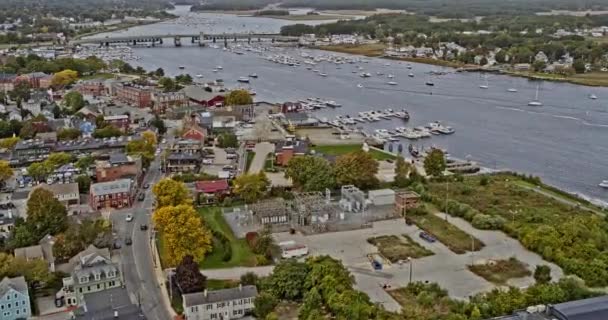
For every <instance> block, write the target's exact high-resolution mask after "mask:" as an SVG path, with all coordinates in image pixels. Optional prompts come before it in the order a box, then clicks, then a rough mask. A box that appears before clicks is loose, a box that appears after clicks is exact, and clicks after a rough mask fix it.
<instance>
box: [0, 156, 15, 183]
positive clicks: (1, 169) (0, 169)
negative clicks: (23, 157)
mask: <svg viewBox="0 0 608 320" xmlns="http://www.w3.org/2000/svg"><path fill="white" fill-rule="evenodd" d="M12 176H13V169H12V168H11V166H10V164H9V163H8V161H6V160H0V181H1V182H4V181H6V180H7V179H8V178H10V177H12Z"/></svg>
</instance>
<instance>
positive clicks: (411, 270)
mask: <svg viewBox="0 0 608 320" xmlns="http://www.w3.org/2000/svg"><path fill="white" fill-rule="evenodd" d="M412 260H413V259H412V258H411V257H407V261H409V262H410V280H409V282H408V284H409V283H412V274H413V269H412V266H413V265H412Z"/></svg>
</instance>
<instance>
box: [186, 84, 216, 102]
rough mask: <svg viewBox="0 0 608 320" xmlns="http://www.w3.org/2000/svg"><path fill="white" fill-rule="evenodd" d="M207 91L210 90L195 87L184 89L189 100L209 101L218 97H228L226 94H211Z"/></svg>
mask: <svg viewBox="0 0 608 320" xmlns="http://www.w3.org/2000/svg"><path fill="white" fill-rule="evenodd" d="M207 90H208V89H205V87H201V86H195V85H191V86H185V87H184V89H182V91H183V92H184V94H185V95H186V96H187V97H188V98H190V99H194V100H197V101H208V100H211V99H213V98H215V97H217V96H221V97H224V96H225V95H226V93H225V92H209V91H207Z"/></svg>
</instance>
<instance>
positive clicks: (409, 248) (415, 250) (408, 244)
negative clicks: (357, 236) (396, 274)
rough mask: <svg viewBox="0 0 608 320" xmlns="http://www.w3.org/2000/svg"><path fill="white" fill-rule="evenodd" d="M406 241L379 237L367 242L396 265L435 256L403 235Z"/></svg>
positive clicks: (391, 237) (392, 236)
mask: <svg viewBox="0 0 608 320" xmlns="http://www.w3.org/2000/svg"><path fill="white" fill-rule="evenodd" d="M403 237H404V238H405V240H403V239H400V238H399V237H397V236H395V235H390V236H378V237H372V238H369V239H367V242H369V243H370V244H372V245H374V246H376V247H377V248H378V251H380V253H381V254H382V255H383V256H384V257H385V258H386V259H388V260H389V261H390V262H392V263H395V262H397V261H399V260H407V258H412V259H417V258H422V257H426V256H431V255H433V252H432V251H430V250H428V249H426V248H424V247H422V246H421V245H419V244H417V243H416V242H414V241H413V240H412V239H411V238H410V237H409V236H407V235H403Z"/></svg>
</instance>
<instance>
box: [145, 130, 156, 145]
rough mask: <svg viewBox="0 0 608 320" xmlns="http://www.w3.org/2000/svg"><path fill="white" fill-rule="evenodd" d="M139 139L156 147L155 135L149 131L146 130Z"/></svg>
mask: <svg viewBox="0 0 608 320" xmlns="http://www.w3.org/2000/svg"><path fill="white" fill-rule="evenodd" d="M141 138H142V139H143V140H144V141H145V142H146V143H147V144H148V145H151V146H153V147H155V146H156V143H157V141H156V134H155V133H154V132H152V131H150V130H146V131H144V132H143V133H142V134H141Z"/></svg>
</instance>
